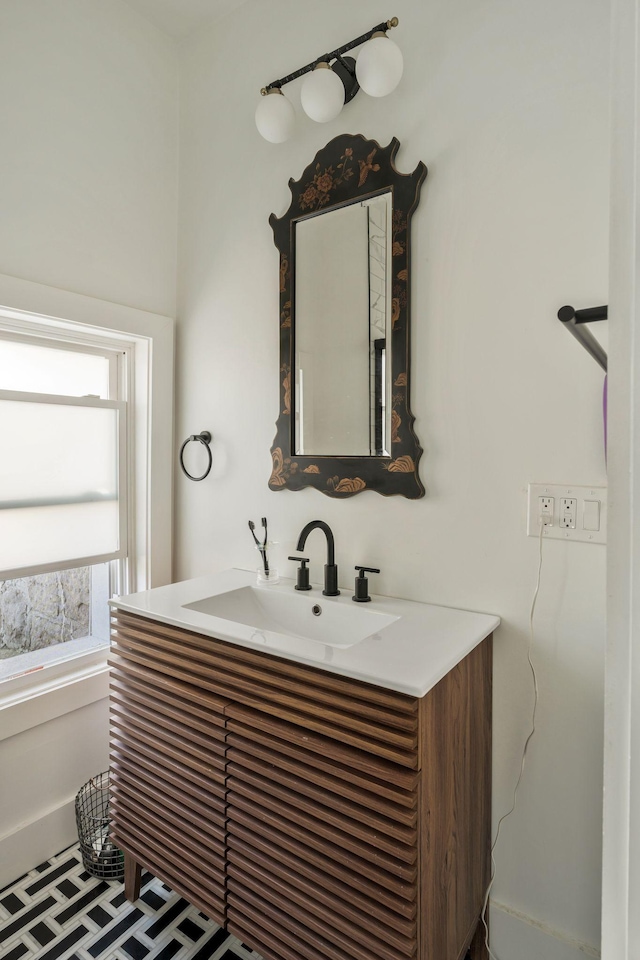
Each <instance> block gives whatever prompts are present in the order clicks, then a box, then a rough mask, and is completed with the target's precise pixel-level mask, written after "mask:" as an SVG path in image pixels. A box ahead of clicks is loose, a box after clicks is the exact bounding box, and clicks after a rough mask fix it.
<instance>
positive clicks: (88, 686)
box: [0, 274, 174, 739]
mask: <svg viewBox="0 0 640 960" xmlns="http://www.w3.org/2000/svg"><path fill="white" fill-rule="evenodd" d="M26 324H28V330H29V332H28V334H26V335H27V337H28V338H29V339H31V337H33V338H34V340H33V341H32V342H35V338H37V337H40V336H41V337H42V338H43V339H44V340H45V341H47V340H48V341H49V344H52V338H53V337H55V338H56V340H58V342H62V341H64V342H65V343H66V344H69V345H72V344H75V345H77V348H78V349H92V348H93V349H95V350H97V352H103V351H104V350H105V349H108V350H115V351H117V352H121V353H122V357H123V362H121V363H118V364H117V373H116V376H117V377H118V394H117V395H119V396H121V397H123V399H125V400H126V401H127V402H128V405H129V410H130V429H129V430H128V432H127V452H126V459H127V462H128V465H129V469H128V471H127V472H128V477H127V483H126V486H127V494H126V495H127V500H128V505H129V524H128V543H127V552H128V554H129V558H130V559H128V560H124V561H119V562H117V563H118V566H120V567H124V568H125V569H124V570H122V571H121V573H120V576H118V577H117V578H116V582H115V583H114V587H113V589H114V592H115V593H116V594H122V593H129V592H135V591H139V590H145V589H149V588H150V587H155V586H161V585H162V584H165V583H169V582H170V581H171V576H172V487H173V380H174V369H173V363H174V359H173V358H174V321H173V319H172V318H171V317H167V316H163V315H160V314H153V313H149V312H147V311H144V310H138V309H136V308H134V307H127V306H124V305H122V304H116V303H110V302H108V301H104V300H98V299H95V298H92V297H87V296H84V295H82V294H76V293H72V292H70V291H65V290H58V289H56V288H52V287H47V286H44V285H42V284H37V283H32V282H30V281H25V280H19V279H17V278H14V277H7V276H3V275H1V274H0V331H2V332H4V331H7V332H8V333H9V335H10V336H20V335H23V336H24V335H25V325H26ZM0 335H1V334H0ZM107 653H108V648H107V647H104V648H101V649H99V650H91V651H89V652H87V653H81V654H78V655H77V656H75V657H73V658H71V659H70V660H60V661H58V662H57V663H53V664H51V665H48V666H46V667H39V668H36V670H34V671H33V672H31V671H25V672H23V673H22V674H20V675H18V676H15V677H12V678H10V679H7V680H5V681H3V682H2V683H1V684H0V739H3V738H4V737H5V736H11V735H13V734H14V733H16V732H19V730H21V729H28V728H29V727H30V726H33V725H35V724H36V723H41V722H43V721H44V720H45V719H51V718H52V717H53V716H59V715H61V714H62V713H66V712H69V711H71V710H74V709H77V708H78V706H81V705H84V704H85V703H87V702H93V701H94V700H97V699H101V698H102V697H104V696H106V695H107ZM62 688H65V690H64V691H63V690H62Z"/></svg>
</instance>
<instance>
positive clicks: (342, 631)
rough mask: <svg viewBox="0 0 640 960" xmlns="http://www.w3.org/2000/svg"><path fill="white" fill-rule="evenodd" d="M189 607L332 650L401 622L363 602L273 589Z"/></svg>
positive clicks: (234, 592) (220, 596)
mask: <svg viewBox="0 0 640 960" xmlns="http://www.w3.org/2000/svg"><path fill="white" fill-rule="evenodd" d="M184 609H185V610H195V611H196V612H198V613H204V614H208V615H209V616H211V617H217V618H219V619H220V620H227V621H229V622H231V623H241V624H243V625H244V626H246V627H255V629H256V630H260V631H263V632H268V633H277V634H284V635H285V636H288V637H298V638H300V639H301V640H315V641H316V642H319V643H323V644H325V645H326V646H329V647H353V646H354V645H355V644H356V643H361V642H362V640H366V639H367V638H368V637H371V636H372V635H373V634H376V633H378V632H379V631H380V630H383V629H384V628H385V627H388V626H389V625H390V624H392V623H395V621H396V620H398V619H400V618H399V617H397V616H393V615H391V614H385V613H378V612H375V611H373V610H368V609H366V607H364V606H363V604H356V603H350V604H349V605H347V604H346V603H344V602H336V598H329V597H323V596H322V595H321V594H318V593H317V591H314V593H313V595H307V594H303V593H295V592H294V591H293V590H291V589H287V590H286V592H285V591H284V590H281V589H278V588H275V587H272V586H270V587H251V586H245V587H239V588H238V589H236V590H229V591H227V592H226V593H218V594H215V595H214V596H211V597H204V598H203V599H202V600H195V601H194V602H193V603H185V604H184Z"/></svg>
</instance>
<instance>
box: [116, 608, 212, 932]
mask: <svg viewBox="0 0 640 960" xmlns="http://www.w3.org/2000/svg"><path fill="white" fill-rule="evenodd" d="M142 623H143V624H144V621H142ZM158 665H159V664H158V663H157V662H156V661H155V657H154V650H153V648H152V647H151V646H150V645H149V644H148V643H147V642H146V639H145V637H144V633H143V632H142V633H141V632H139V631H136V630H134V629H132V627H131V623H130V621H129V620H127V618H124V617H118V618H117V619H116V621H115V634H114V641H113V644H112V657H111V711H110V713H111V794H112V800H111V808H112V810H111V813H112V823H113V825H112V832H113V839H114V841H115V842H116V843H117V844H118V846H119V847H120V848H121V849H122V850H123V851H124V852H125V854H127V855H128V856H129V857H130V858H132V859H133V860H134V861H135V862H136V863H137V864H139V865H142V866H144V867H146V868H147V869H148V870H150V871H151V872H152V873H153V874H154V875H155V876H157V877H160V878H161V879H162V880H164V881H165V882H166V883H167V884H169V885H170V886H171V887H172V889H174V890H175V891H176V892H178V893H180V894H182V896H184V897H185V898H186V899H187V900H189V902H190V903H193V904H194V905H195V906H197V907H198V908H199V909H201V910H202V911H203V912H204V913H206V914H207V916H208V917H210V918H211V919H213V920H215V921H216V922H217V923H220V924H223V923H224V922H225V900H226V891H225V882H226V880H225V868H226V787H225V720H224V709H225V706H226V701H225V700H224V699H222V698H220V697H217V696H215V695H214V694H212V693H210V692H209V691H207V690H203V689H202V687H201V686H200V685H199V683H198V681H197V679H196V678H193V679H192V680H191V682H186V681H185V680H183V679H180V680H178V679H175V678H172V677H170V676H168V675H167V674H166V673H164V672H161V671H160V670H158V669H157V667H158ZM160 666H163V665H160Z"/></svg>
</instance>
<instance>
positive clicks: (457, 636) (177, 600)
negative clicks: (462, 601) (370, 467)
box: [110, 570, 500, 697]
mask: <svg viewBox="0 0 640 960" xmlns="http://www.w3.org/2000/svg"><path fill="white" fill-rule="evenodd" d="M247 586H251V587H255V586H256V575H255V572H254V571H247V570H225V571H224V572H222V573H215V574H210V575H208V576H204V577H198V578H197V579H195V580H184V581H182V582H181V583H172V584H169V585H168V586H166V587H156V588H155V589H153V590H146V591H144V592H143V593H133V594H130V595H129V596H123V597H114V599H113V600H111V601H110V604H111V606H113V607H115V608H117V609H119V610H123V611H126V612H128V613H135V614H139V615H140V616H143V617H148V618H149V619H151V620H158V621H159V622H160V623H167V624H171V625H172V626H175V627H182V628H184V629H185V630H190V631H192V632H194V633H199V634H204V636H208V637H216V638H218V639H219V640H224V641H227V642H229V643H234V644H237V645H238V646H245V647H251V648H253V649H256V650H262V651H263V652H268V653H273V654H274V655H275V656H278V657H283V658H284V659H286V660H296V661H298V662H299V663H305V664H307V665H308V666H312V667H316V668H318V669H320V670H326V671H328V672H330V673H337V674H342V675H343V676H345V677H354V678H355V679H357V680H364V681H365V682H366V683H373V684H376V685H377V686H380V687H387V688H389V689H391V690H398V691H400V692H401V693H407V694H410V695H411V696H415V697H422V696H424V695H425V694H426V693H428V692H429V690H431V689H432V687H434V686H435V685H436V684H437V683H438V681H439V680H441V679H442V678H443V677H444V676H445V675H446V674H447V673H448V672H449V671H450V670H451V669H452V668H453V667H455V665H456V664H457V663H459V662H460V661H461V660H463V659H464V657H466V656H467V654H468V653H470V652H471V650H473V648H474V647H476V646H477V645H478V644H479V643H481V641H482V640H484V639H485V637H487V636H488V635H489V634H490V633H491V632H492V631H493V630H495V628H496V627H497V626H498V625H499V623H500V619H499V617H495V616H491V615H489V614H485V613H472V612H470V611H468V610H458V609H455V608H453V607H441V606H437V605H436V604H431V603H417V602H415V601H413V600H398V599H394V598H392V597H381V596H376V595H375V594H372V602H371V603H366V604H356V603H354V602H353V601H352V599H351V591H346V590H345V591H343V593H342V594H341V596H339V597H324V596H323V595H322V589H321V587H317V586H314V589H313V590H312V591H309V593H306V594H304V596H305V597H308V598H309V602H310V603H319V604H321V605H322V607H323V608H324V609H326V610H328V612H329V604H340V605H344V604H347V605H349V608H350V609H348V610H345V611H344V614H345V615H347V614H348V615H349V617H350V618H353V616H354V615H355V616H357V611H358V609H361V610H363V611H366V612H370V613H381V614H386V615H388V616H390V617H394V618H396V619H395V620H394V621H393V622H392V623H390V624H389V625H388V626H385V627H384V628H383V629H381V630H380V631H379V632H377V633H374V634H372V635H370V636H367V637H366V638H365V639H364V640H361V641H360V642H358V643H354V644H353V645H352V646H333V645H329V644H326V643H322V642H320V641H318V640H312V639H309V638H298V637H296V636H292V635H290V634H286V633H280V632H277V631H275V630H264V629H256V627H255V626H245V625H243V624H241V623H237V622H231V621H230V620H226V619H222V618H221V617H217V616H212V615H211V614H209V613H203V612H200V611H198V610H194V609H188V608H186V606H185V605H186V604H191V603H196V602H197V601H199V600H203V599H204V598H207V597H213V596H217V595H219V594H224V593H227V592H228V591H231V590H238V589H240V588H242V587H247ZM258 589H259V590H264V591H267V592H268V593H274V592H281V593H283V594H290V595H292V596H296V597H299V596H300V594H296V593H295V590H294V582H293V580H288V579H282V580H280V582H279V583H277V584H270V585H269V586H262V587H258ZM330 612H333V613H335V614H336V615H339V614H340V613H341V611H340V610H334V611H330Z"/></svg>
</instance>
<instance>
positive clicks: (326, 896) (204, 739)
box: [111, 611, 491, 960]
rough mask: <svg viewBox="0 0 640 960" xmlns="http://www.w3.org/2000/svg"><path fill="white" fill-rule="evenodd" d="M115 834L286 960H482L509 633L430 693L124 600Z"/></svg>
mask: <svg viewBox="0 0 640 960" xmlns="http://www.w3.org/2000/svg"><path fill="white" fill-rule="evenodd" d="M111 662H112V684H111V693H112V704H111V724H112V729H111V775H112V795H113V796H112V818H113V827H112V830H113V838H114V840H115V841H116V842H117V843H118V845H119V846H120V847H121V849H123V850H124V851H125V858H126V864H127V871H128V877H129V881H128V884H127V893H128V895H129V896H130V897H135V896H137V891H136V889H135V873H136V869H137V870H138V872H139V867H140V866H141V865H142V866H144V867H146V868H147V869H149V870H150V871H151V872H152V873H154V874H155V875H157V876H159V877H161V878H162V879H163V880H164V881H166V882H167V883H168V884H169V885H170V886H171V887H172V888H173V889H175V890H176V891H177V892H179V893H180V894H182V895H183V896H184V897H185V898H186V899H188V900H189V901H190V902H192V903H193V904H194V905H195V906H197V907H198V908H199V909H201V910H202V911H203V912H204V913H206V914H207V915H208V916H210V917H211V918H212V919H214V920H215V921H216V922H217V923H221V924H225V925H226V926H227V929H228V930H229V932H230V933H233V934H234V935H235V936H237V937H239V938H240V939H241V940H242V941H243V942H244V943H245V944H247V945H249V946H250V947H252V948H253V949H255V950H257V951H258V952H259V953H261V954H263V955H264V957H266V958H268V960H375V958H380V960H414V958H415V960H462V958H463V957H464V955H465V953H466V950H467V949H468V948H469V947H471V951H472V957H473V958H474V960H480V958H483V960H484V958H485V957H486V956H487V955H486V951H485V948H484V937H483V936H482V934H481V932H479V930H478V929H477V925H478V919H479V915H480V911H481V908H482V902H483V897H484V894H485V890H486V886H487V884H488V881H489V847H490V766H491V764H490V755H491V638H488V639H487V640H485V641H484V642H483V643H481V644H480V645H479V646H478V647H476V648H475V649H474V650H473V651H472V652H471V653H470V654H469V655H468V656H467V657H466V658H465V659H464V660H463V661H462V662H461V663H459V664H458V665H457V666H456V667H454V668H453V670H451V672H450V673H449V674H447V676H445V677H444V678H443V679H442V680H441V681H440V683H438V684H437V685H436V687H434V689H433V690H431V691H430V692H429V693H428V694H427V695H426V696H425V697H422V698H416V697H411V696H407V695H405V694H402V693H397V692H395V691H392V690H387V689H383V688H381V687H376V686H372V685H370V684H366V683H363V682H360V681H357V680H352V679H350V678H348V677H342V676H338V675H336V674H332V673H327V672H325V671H323V670H321V669H315V668H313V667H308V666H306V665H303V664H298V663H294V662H292V661H288V660H283V659H279V658H276V657H272V656H270V655H268V654H264V653H262V652H260V651H256V650H252V649H247V648H244V647H238V646H234V645H233V644H228V643H224V642H222V641H218V640H213V639H211V638H208V637H202V636H199V635H197V634H193V633H189V632H187V631H183V630H180V629H178V628H174V627H169V626H166V625H164V624H160V623H157V622H155V621H152V620H147V619H145V618H142V617H138V616H135V615H132V614H127V613H123V612H120V611H118V612H117V613H116V615H115V617H114V629H113V655H112V661H111Z"/></svg>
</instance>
